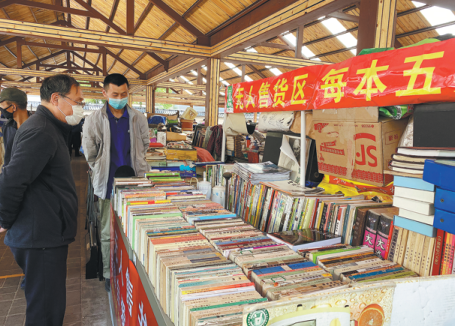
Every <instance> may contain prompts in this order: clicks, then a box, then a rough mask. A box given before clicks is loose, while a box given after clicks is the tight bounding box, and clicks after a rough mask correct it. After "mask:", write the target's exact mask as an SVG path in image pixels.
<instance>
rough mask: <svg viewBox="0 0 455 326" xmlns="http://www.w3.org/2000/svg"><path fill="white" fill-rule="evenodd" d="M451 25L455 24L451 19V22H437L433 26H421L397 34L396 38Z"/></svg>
mask: <svg viewBox="0 0 455 326" xmlns="http://www.w3.org/2000/svg"><path fill="white" fill-rule="evenodd" d="M453 25H455V21H451V22H447V23H444V24H439V25H434V26H429V27H425V28H421V29H418V30H415V31H411V32H406V33H402V34H398V35H397V36H396V38H401V37H406V36H411V35H415V34H419V33H425V32H429V31H434V30H435V29H438V28H443V27H447V26H453Z"/></svg>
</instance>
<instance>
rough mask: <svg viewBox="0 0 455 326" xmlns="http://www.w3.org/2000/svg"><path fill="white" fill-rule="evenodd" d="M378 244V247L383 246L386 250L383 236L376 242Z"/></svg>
mask: <svg viewBox="0 0 455 326" xmlns="http://www.w3.org/2000/svg"><path fill="white" fill-rule="evenodd" d="M376 246H378V247H379V248H381V249H382V250H385V249H384V241H382V239H381V238H379V240H378V243H376Z"/></svg>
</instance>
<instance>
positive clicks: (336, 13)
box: [327, 11, 359, 24]
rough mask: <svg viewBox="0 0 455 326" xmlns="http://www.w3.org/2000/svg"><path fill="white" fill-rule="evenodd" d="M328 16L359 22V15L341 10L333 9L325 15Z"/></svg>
mask: <svg viewBox="0 0 455 326" xmlns="http://www.w3.org/2000/svg"><path fill="white" fill-rule="evenodd" d="M327 16H328V17H332V18H337V19H340V20H344V21H347V22H351V23H357V24H358V23H359V16H354V15H350V14H346V13H344V12H342V11H334V12H332V13H330V14H328V15H327Z"/></svg>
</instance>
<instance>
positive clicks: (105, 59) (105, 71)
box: [102, 50, 107, 77]
mask: <svg viewBox="0 0 455 326" xmlns="http://www.w3.org/2000/svg"><path fill="white" fill-rule="evenodd" d="M102 56H103V76H105V77H106V76H107V53H106V50H104V52H103V54H102Z"/></svg>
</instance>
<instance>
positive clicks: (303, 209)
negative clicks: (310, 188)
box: [299, 199, 309, 230]
mask: <svg viewBox="0 0 455 326" xmlns="http://www.w3.org/2000/svg"><path fill="white" fill-rule="evenodd" d="M308 204H309V200H308V199H305V201H304V203H303V206H302V215H301V216H300V220H299V230H301V229H303V228H304V225H305V216H306V212H307V210H308Z"/></svg>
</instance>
